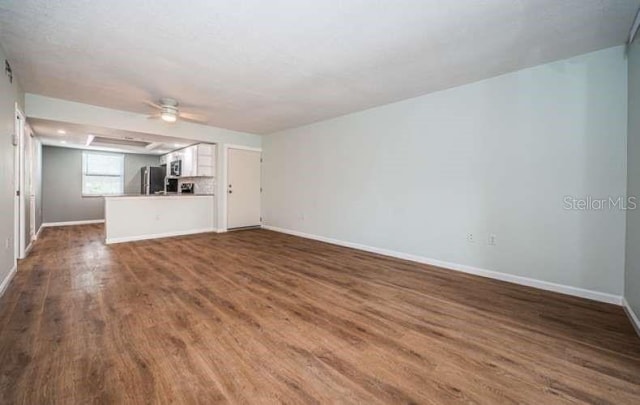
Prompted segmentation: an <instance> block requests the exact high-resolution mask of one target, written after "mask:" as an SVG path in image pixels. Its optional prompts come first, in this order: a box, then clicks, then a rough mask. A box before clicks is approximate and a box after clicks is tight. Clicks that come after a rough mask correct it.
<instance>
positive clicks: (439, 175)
mask: <svg viewBox="0 0 640 405" xmlns="http://www.w3.org/2000/svg"><path fill="white" fill-rule="evenodd" d="M626 69H627V67H626V61H625V58H624V50H623V48H622V47H615V48H610V49H605V50H602V51H598V52H594V53H590V54H586V55H582V56H578V57H574V58H571V59H568V60H564V61H559V62H554V63H550V64H546V65H541V66H537V67H534V68H529V69H525V70H522V71H518V72H515V73H510V74H506V75H503V76H499V77H496V78H492V79H489V80H484V81H480V82H477V83H473V84H469V85H465V86H461V87H457V88H453V89H449V90H445V91H441V92H438V93H433V94H430V95H426V96H422V97H418V98H414V99H410V100H406V101H402V102H398V103H394V104H390V105H386V106H382V107H378V108H373V109H370V110H366V111H362V112H358V113H354V114H349V115H346V116H343V117H339V118H335V119H331V120H327V121H322V122H319V123H316V124H312V125H308V126H304V127H299V128H295V129H290V130H286V131H282V132H279V133H275V134H272V135H269V136H266V137H265V138H264V140H263V150H264V155H263V156H264V164H263V172H264V173H263V178H264V192H263V214H264V215H263V216H264V219H265V223H266V224H267V225H270V226H275V227H279V228H284V229H288V230H294V231H299V232H304V233H309V234H313V235H319V236H323V237H328V238H334V239H338V240H341V241H347V242H354V243H359V244H364V245H367V246H372V247H376V248H383V249H388V250H393V251H396V252H401V253H407V254H411V255H416V256H420V257H425V258H429V259H436V260H439V261H445V262H449V263H455V264H460V265H468V266H473V267H477V268H481V269H488V270H493V271H497V272H501V273H507V274H510V275H515V276H522V277H528V278H532V279H536V280H543V281H547V282H551V283H558V284H562V285H567V286H572V287H577V288H582V289H587V290H594V291H597V292H602V293H607V294H613V295H616V296H620V295H621V294H622V291H623V271H624V244H625V241H624V228H625V216H624V213H623V212H620V211H618V210H607V211H599V212H595V211H591V212H579V211H568V210H565V209H563V198H564V197H565V196H567V195H569V196H576V197H586V196H597V197H608V196H616V197H617V196H624V195H625V191H626V180H625V177H626V119H627V118H626V117H627V110H626V107H627V101H626V86H627V82H626V77H627V71H626ZM468 233H473V234H474V236H475V239H476V241H475V243H468V242H467V234H468ZM489 234H495V235H496V236H497V244H496V246H489V245H488V244H487V238H488V235H489Z"/></svg>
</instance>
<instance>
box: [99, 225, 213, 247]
mask: <svg viewBox="0 0 640 405" xmlns="http://www.w3.org/2000/svg"><path fill="white" fill-rule="evenodd" d="M207 232H217V229H215V228H206V229H190V230H188V231H177V232H165V233H154V234H149V235H137V236H123V237H120V238H107V239H106V240H105V243H106V244H107V245H111V244H114V243H124V242H135V241H139V240H148V239H160V238H170V237H173V236H185V235H193V234H196V233H207Z"/></svg>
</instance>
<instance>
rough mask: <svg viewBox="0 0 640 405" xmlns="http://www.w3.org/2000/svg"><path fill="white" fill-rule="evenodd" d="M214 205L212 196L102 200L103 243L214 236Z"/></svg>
mask: <svg viewBox="0 0 640 405" xmlns="http://www.w3.org/2000/svg"><path fill="white" fill-rule="evenodd" d="M214 205H215V200H214V196H213V195H211V194H209V195H198V194H172V195H171V194H169V195H135V196H126V195H123V196H109V197H105V204H104V209H105V242H106V243H107V244H110V243H120V242H130V241H136V240H144V239H155V238H165V237H170V236H179V235H189V234H194V233H204V232H214V231H215V230H216V228H215V225H216V224H215V216H214V212H215V206H214Z"/></svg>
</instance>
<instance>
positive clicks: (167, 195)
mask: <svg viewBox="0 0 640 405" xmlns="http://www.w3.org/2000/svg"><path fill="white" fill-rule="evenodd" d="M196 197H215V194H188V193H185V194H149V195H146V194H120V195H106V196H104V198H105V199H110V198H122V199H138V198H140V199H142V198H196Z"/></svg>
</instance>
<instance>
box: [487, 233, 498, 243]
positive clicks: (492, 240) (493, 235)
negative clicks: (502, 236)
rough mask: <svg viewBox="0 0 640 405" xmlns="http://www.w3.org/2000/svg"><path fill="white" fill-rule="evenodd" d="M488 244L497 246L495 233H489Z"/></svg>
mask: <svg viewBox="0 0 640 405" xmlns="http://www.w3.org/2000/svg"><path fill="white" fill-rule="evenodd" d="M487 244H488V245H489V246H495V245H496V235H495V234H493V233H492V234H489V238H488V239H487Z"/></svg>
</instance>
